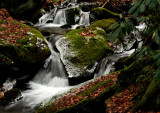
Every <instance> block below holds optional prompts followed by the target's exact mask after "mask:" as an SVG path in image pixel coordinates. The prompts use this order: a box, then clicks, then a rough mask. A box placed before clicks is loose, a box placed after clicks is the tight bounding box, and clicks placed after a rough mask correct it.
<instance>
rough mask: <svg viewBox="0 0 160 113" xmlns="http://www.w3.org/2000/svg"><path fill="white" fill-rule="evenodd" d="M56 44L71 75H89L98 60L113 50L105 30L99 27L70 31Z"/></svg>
mask: <svg viewBox="0 0 160 113" xmlns="http://www.w3.org/2000/svg"><path fill="white" fill-rule="evenodd" d="M56 46H57V48H58V50H59V52H60V55H61V59H62V62H63V63H64V65H65V67H66V70H67V72H68V74H69V77H78V76H89V75H90V74H91V73H92V72H93V71H94V69H95V66H96V65H97V63H96V62H97V61H99V60H100V59H101V58H102V57H103V56H104V55H106V54H109V53H110V51H111V49H110V48H109V45H108V43H107V39H106V33H105V31H104V30H103V29H101V28H98V27H90V28H84V29H76V30H73V31H70V32H68V33H67V34H65V35H64V37H63V38H61V39H60V40H58V41H57V43H56Z"/></svg>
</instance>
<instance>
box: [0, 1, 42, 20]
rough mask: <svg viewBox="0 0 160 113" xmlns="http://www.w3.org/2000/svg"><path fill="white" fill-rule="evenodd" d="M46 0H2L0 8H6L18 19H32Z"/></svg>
mask: <svg viewBox="0 0 160 113" xmlns="http://www.w3.org/2000/svg"><path fill="white" fill-rule="evenodd" d="M44 2H45V0H1V2H0V8H5V9H7V10H8V11H9V13H10V14H11V15H12V16H14V17H16V18H18V19H27V20H32V19H33V16H35V14H36V12H37V11H38V9H40V8H41V7H42V5H43V3H44Z"/></svg>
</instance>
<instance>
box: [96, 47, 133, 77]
mask: <svg viewBox="0 0 160 113" xmlns="http://www.w3.org/2000/svg"><path fill="white" fill-rule="evenodd" d="M134 51H135V50H134V49H132V50H130V51H124V52H123V53H117V54H113V55H110V56H106V57H105V58H103V59H102V60H101V62H100V63H99V64H98V67H97V72H95V74H94V78H97V77H99V76H102V75H106V74H109V73H111V72H113V71H114V67H113V65H114V63H115V62H116V61H117V60H118V59H120V58H123V57H128V56H130V55H131V54H132V53H133V52H134Z"/></svg>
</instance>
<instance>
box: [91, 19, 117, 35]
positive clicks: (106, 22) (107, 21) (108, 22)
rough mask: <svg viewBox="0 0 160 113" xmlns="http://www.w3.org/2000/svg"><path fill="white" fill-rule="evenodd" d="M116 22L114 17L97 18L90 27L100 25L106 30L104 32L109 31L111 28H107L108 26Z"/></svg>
mask: <svg viewBox="0 0 160 113" xmlns="http://www.w3.org/2000/svg"><path fill="white" fill-rule="evenodd" d="M115 22H116V20H115V19H112V18H110V19H103V20H98V21H96V22H94V23H93V24H92V25H91V27H100V28H102V29H104V30H105V31H106V33H109V32H110V31H112V30H113V29H109V27H110V26H111V25H112V24H114V23H115Z"/></svg>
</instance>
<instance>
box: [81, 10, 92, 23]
mask: <svg viewBox="0 0 160 113" xmlns="http://www.w3.org/2000/svg"><path fill="white" fill-rule="evenodd" d="M89 14H90V12H83V11H81V16H80V20H79V23H78V24H79V25H85V26H88V25H90V20H89Z"/></svg>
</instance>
